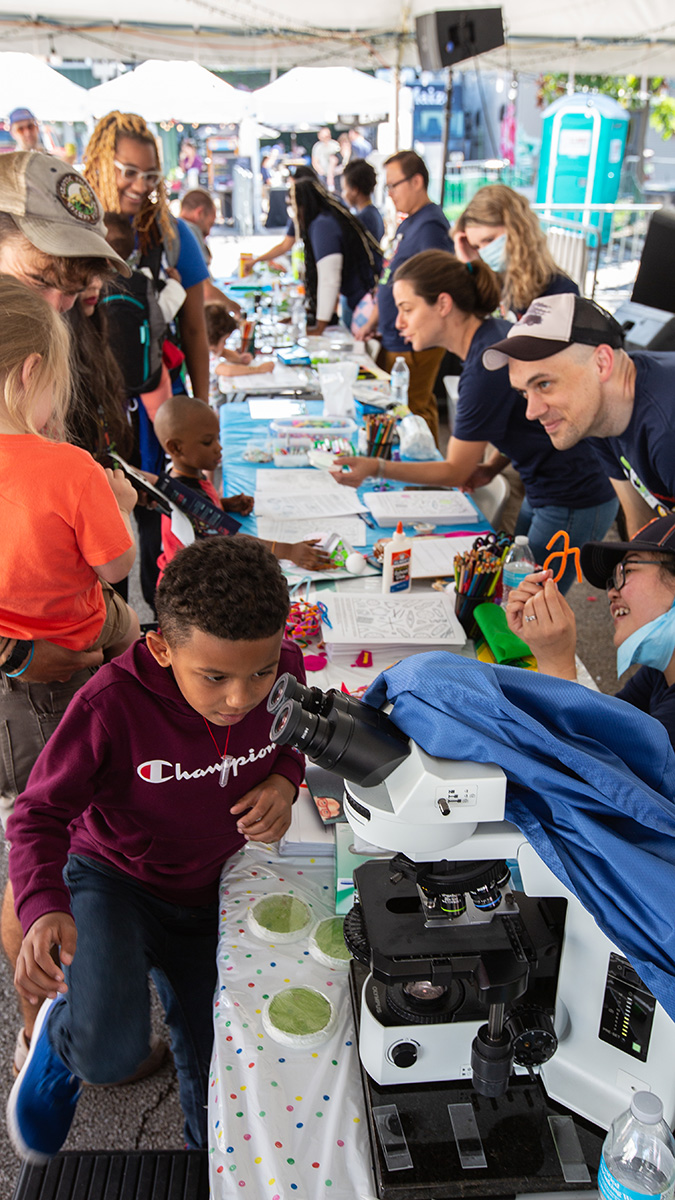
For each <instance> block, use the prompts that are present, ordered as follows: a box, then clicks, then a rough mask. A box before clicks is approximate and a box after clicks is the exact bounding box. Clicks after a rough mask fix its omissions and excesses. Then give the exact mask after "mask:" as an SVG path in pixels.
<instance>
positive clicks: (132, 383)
mask: <svg viewBox="0 0 675 1200" xmlns="http://www.w3.org/2000/svg"><path fill="white" fill-rule="evenodd" d="M179 253H180V234H179V232H178V226H177V225H176V222H175V219H174V218H173V217H171V233H170V236H168V237H166V238H164V239H162V240H161V241H157V242H156V243H155V244H154V245H152V246H151V247H150V248H149V250H148V251H147V252H146V254H144V255H143V258H142V259H141V263H140V265H141V266H144V267H146V266H147V267H149V268H150V271H151V274H152V279H148V277H147V275H143V274H142V273H141V272H140V271H132V274H131V277H130V278H129V279H123V278H122V276H121V275H117V276H116V277H115V279H114V280H113V281H112V282H111V283H109V284H108V285H107V287H105V288H104V290H103V292H102V294H101V303H102V304H105V306H106V307H105V312H106V316H107V318H108V327H109V330H110V342H111V344H112V346H113V347H114V351H115V355H116V358H117V361H118V363H119V365H120V368H121V371H122V374H123V376H124V383H125V387H126V393H127V398H128V399H129V398H130V397H131V396H138V395H140V394H141V393H143V392H152V391H154V390H155V388H156V387H157V386H158V384H159V381H160V378H161V374H162V346H163V344H164V341H165V339H166V336H167V324H166V321H165V320H164V317H163V316H162V312H161V310H160V307H159V304H158V302H157V294H156V290H155V289H156V287H157V286H158V285H159V279H160V269H161V262H162V255H164V256H165V257H166V261H167V263H168V265H169V266H170V267H175V265H176V262H177V260H178V256H179Z"/></svg>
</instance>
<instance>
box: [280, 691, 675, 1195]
mask: <svg viewBox="0 0 675 1200" xmlns="http://www.w3.org/2000/svg"><path fill="white" fill-rule="evenodd" d="M268 707H269V709H270V711H272V712H274V713H275V720H274V724H273V727H272V733H271V736H272V739H273V740H274V741H277V742H280V743H285V744H289V745H292V746H294V747H295V748H296V749H298V750H300V751H303V752H304V753H305V754H306V755H307V756H308V757H309V758H310V759H311V760H312V761H313V762H316V763H317V764H318V765H319V766H321V767H323V768H324V769H326V770H329V771H334V772H335V773H337V774H338V775H340V776H342V777H343V779H344V782H345V798H344V809H345V814H346V816H347V819H348V821H349V824H350V826H351V827H352V830H353V831H354V832H355V834H356V835H358V836H359V837H360V838H362V839H363V840H364V841H366V842H367V843H369V844H370V845H371V846H375V847H379V848H381V849H383V850H386V851H389V852H391V855H392V857H391V858H385V859H382V858H379V859H376V860H373V861H370V862H366V863H365V864H364V865H363V866H360V867H358V868H357V870H356V871H355V875H354V878H355V884H356V892H357V897H358V900H357V903H356V904H355V906H354V908H353V909H352V911H351V912H350V913H349V914H348V916H347V917H346V918H345V940H346V942H347V945H348V947H349V949H350V950H351V952H352V955H353V956H354V959H355V960H356V965H355V964H354V963H353V964H352V968H353V969H352V997H353V1000H354V1001H355V1010H356V1011H355V1019H356V1021H357V1026H358V1029H359V1055H360V1059H361V1064H362V1067H363V1072H364V1075H363V1078H364V1090H365V1093H366V1100H367V1104H368V1107H369V1116H370V1124H371V1141H372V1146H373V1154H374V1159H375V1160H376V1161H375V1166H376V1176H377V1179H378V1187H379V1190H380V1195H382V1196H392V1197H393V1196H396V1195H400V1196H402V1197H403V1196H405V1197H408V1196H416V1195H418V1194H419V1195H420V1196H422V1195H433V1196H434V1197H440V1196H443V1195H448V1196H454V1195H457V1196H459V1195H463V1196H467V1195H472V1194H475V1195H477V1196H478V1195H485V1194H488V1193H489V1194H493V1195H499V1194H506V1193H507V1192H508V1193H509V1194H511V1195H513V1194H514V1193H515V1194H518V1195H524V1194H530V1193H532V1194H536V1193H539V1194H541V1193H542V1192H543V1193H548V1192H555V1191H558V1190H565V1191H569V1190H575V1189H576V1190H581V1191H589V1190H592V1189H593V1187H594V1173H595V1170H596V1169H597V1164H598V1158H599V1146H600V1145H601V1142H602V1136H603V1132H602V1131H604V1130H606V1129H607V1128H608V1127H609V1125H610V1123H611V1121H612V1120H613V1119H614V1117H615V1116H616V1115H617V1114H618V1113H620V1112H621V1111H622V1110H623V1109H625V1108H626V1107H628V1105H629V1103H630V1098H631V1095H632V1094H633V1093H634V1092H636V1091H643V1090H647V1091H650V1090H651V1091H654V1092H656V1093H657V1095H659V1096H660V1097H661V1099H662V1101H663V1105H664V1115H665V1118H666V1120H667V1121H668V1122H669V1123H670V1124H671V1126H672V1124H673V1121H674V1119H675V1073H674V1072H673V1069H672V1057H671V1056H672V1055H673V1053H674V1052H675V1025H674V1024H673V1022H672V1021H671V1019H670V1017H669V1016H668V1015H667V1013H666V1012H665V1011H664V1009H663V1008H662V1007H661V1005H660V1004H659V1003H658V1002H657V1001H656V1000H655V998H654V996H653V995H652V994H651V992H650V991H649V990H648V988H646V987H645V985H644V984H643V983H642V980H641V979H640V978H639V976H638V974H637V972H636V971H635V970H634V969H633V967H632V966H631V965H630V963H629V962H628V960H627V958H626V957H625V955H624V954H623V953H622V952H621V950H620V949H619V948H618V947H617V946H615V945H613V944H612V942H611V941H610V940H609V939H608V938H607V937H606V936H605V935H604V934H603V933H602V932H601V931H600V929H599V928H598V927H597V925H596V923H595V921H594V919H593V917H592V916H591V915H590V914H589V913H588V912H587V911H586V910H585V909H584V908H583V906H582V905H581V904H580V903H579V901H578V900H577V899H576V897H575V896H573V894H572V893H571V892H570V891H569V890H568V889H567V888H566V887H565V886H564V885H563V884H562V883H560V882H559V880H558V879H557V878H556V876H555V875H554V874H553V873H552V872H551V870H550V869H549V868H548V866H547V865H546V864H545V863H544V862H543V860H542V859H541V858H540V857H539V856H538V855H537V854H536V853H535V851H534V850H533V848H532V847H531V845H530V844H529V842H528V841H527V839H526V838H525V836H524V834H522V833H521V832H520V831H519V830H518V829H517V828H516V827H515V826H514V825H512V824H510V823H509V822H507V821H505V819H504V810H505V795H506V777H505V775H504V773H503V772H502V771H501V769H500V768H499V767H497V766H495V765H492V764H478V763H470V762H462V761H456V760H453V759H451V758H447V759H440V758H434V757H431V756H430V755H428V754H426V753H425V751H424V750H422V749H421V748H420V746H418V745H417V744H416V743H415V742H413V741H412V740H411V739H409V738H408V737H407V736H406V735H405V734H404V733H402V732H401V730H399V729H398V727H397V726H396V725H395V724H394V722H393V721H392V720H391V718H390V717H389V716H388V715H387V713H386V712H385V711H384V710H378V709H374V708H372V707H371V706H370V705H367V704H364V703H363V702H361V701H359V700H354V699H352V698H351V697H350V696H348V695H346V694H343V693H341V692H336V691H330V692H325V693H324V692H322V691H321V690H320V689H318V688H310V687H305V686H304V685H302V684H299V683H298V682H297V681H296V680H295V679H294V678H293V677H292V676H288V675H287V676H283V677H282V678H281V679H279V680H278V682H277V684H276V685H275V687H274V689H273V691H272V693H271V694H270V698H269V702H268ZM358 964H360V966H359V965H358ZM423 1093H424V1094H425V1095H427V1097H428V1106H429V1108H430V1114H431V1115H430V1117H429V1121H430V1128H432V1129H433V1128H435V1126H437V1125H438V1122H439V1120H440V1121H441V1123H442V1121H443V1119H444V1118H443V1114H444V1110H445V1108H446V1107H447V1109H448V1114H449V1124H448V1127H447V1139H446V1142H445V1147H446V1154H445V1158H446V1160H447V1156H448V1154H447V1143H448V1142H450V1141H452V1139H453V1135H454V1142H455V1149H456V1160H457V1161H456V1162H455V1165H454V1166H453V1167H452V1170H451V1171H450V1172H449V1173H450V1174H452V1172H453V1171H454V1172H457V1173H458V1180H459V1182H458V1184H457V1188H453V1183H452V1181H448V1180H447V1179H439V1178H435V1179H434V1180H432V1179H431V1178H430V1177H429V1179H428V1180H427V1175H425V1171H424V1169H423V1167H424V1164H425V1163H426V1161H427V1160H429V1159H430V1158H431V1157H432V1146H431V1143H430V1140H429V1139H430V1137H431V1136H433V1135H430V1134H429V1130H428V1129H427V1132H426V1133H424V1132H422V1133H421V1134H420V1137H419V1142H420V1149H419V1152H418V1158H419V1160H420V1165H419V1167H418V1169H417V1171H416V1177H417V1176H419V1175H420V1172H421V1176H420V1183H419V1188H420V1190H419V1191H418V1190H416V1182H413V1183H410V1182H409V1184H408V1186H407V1189H406V1190H403V1191H400V1190H399V1191H397V1189H396V1187H395V1186H394V1184H393V1183H392V1182H391V1181H392V1180H394V1178H396V1179H400V1180H401V1181H403V1177H404V1173H405V1171H406V1170H411V1169H413V1170H415V1162H414V1158H415V1154H414V1152H413V1147H414V1144H415V1129H417V1128H418V1127H419V1126H420V1124H423V1123H424V1122H423V1118H422V1116H421V1115H420V1113H421V1109H420V1104H421V1103H422V1099H421V1098H422V1095H423ZM388 1100H390V1101H391V1103H387V1101H388ZM408 1101H410V1104H408ZM392 1108H393V1109H394V1110H395V1111H394V1112H391V1111H385V1110H389V1109H392ZM383 1113H384V1115H383ZM572 1114H574V1115H576V1117H577V1118H581V1119H582V1120H581V1121H579V1120H575V1119H574V1118H573V1116H572ZM504 1122H506V1126H504ZM547 1127H548V1131H549V1132H550V1136H551V1143H552V1146H553V1148H554V1152H553V1153H552V1155H551V1158H550V1162H549V1160H548V1159H546V1153H545V1152H543V1151H542V1153H543V1157H544V1159H546V1162H543V1161H542V1162H541V1163H540V1170H539V1171H537V1170H535V1169H534V1166H533V1159H532V1144H533V1140H532V1139H533V1130H535V1129H536V1130H538V1131H539V1132H538V1133H535V1134H534V1138H535V1140H536V1138H537V1137H539V1138H543V1137H544V1134H546V1136H548V1132H547ZM504 1128H506V1129H507V1134H506V1137H504ZM521 1129H522V1130H523V1131H524V1133H525V1140H526V1146H525V1147H524V1148H523V1150H522V1155H523V1156H524V1158H526V1159H527V1171H526V1172H525V1174H524V1175H522V1174H521V1175H519V1172H518V1169H517V1164H516V1166H514V1161H513V1160H514V1156H515V1158H517V1156H518V1154H519V1153H520V1151H518V1150H517V1140H518V1131H519V1130H521ZM593 1130H595V1132H594V1133H593ZM593 1138H594V1139H595V1140H593ZM505 1143H508V1145H505ZM411 1144H412V1145H411ZM406 1155H407V1161H406ZM491 1155H492V1159H494V1160H496V1165H495V1162H493V1161H491V1158H490V1156H491ZM509 1155H510V1156H511V1157H510V1158H509ZM556 1155H557V1161H556ZM535 1157H536V1156H535ZM540 1157H541V1156H540ZM505 1159H506V1160H508V1162H507V1163H506V1169H505V1172H504V1173H503V1179H504V1191H503V1192H500V1186H499V1183H497V1182H496V1180H497V1179H498V1178H502V1176H500V1175H499V1167H500V1164H501V1165H502V1166H503V1165H504V1160H505ZM378 1160H379V1170H378ZM396 1163H398V1164H399V1165H396ZM392 1164H394V1165H393V1166H392ZM551 1164H553V1165H551ZM521 1165H522V1164H521ZM484 1171H487V1172H488V1175H487V1176H485V1177H483V1172H484ZM399 1172H400V1174H399ZM472 1172H473V1174H472ZM422 1177H423V1179H422ZM410 1178H411V1177H408V1179H409V1181H410ZM481 1178H483V1184H482V1188H483V1190H482V1191H481V1190H480V1188H479V1190H478V1191H475V1193H474V1192H473V1191H472V1188H471V1186H469V1185H468V1184H467V1180H469V1181H470V1182H471V1183H473V1181H474V1180H475V1183H476V1186H478V1183H479V1180H480V1179H481ZM387 1180H389V1183H387ZM522 1180H524V1181H525V1182H524V1183H523V1182H521V1181H522ZM427 1182H428V1183H429V1185H430V1186H434V1191H433V1192H429V1191H426V1192H425V1191H424V1186H426V1183H427ZM423 1185H424V1186H423ZM443 1186H447V1188H448V1189H449V1190H447V1191H443V1190H442V1187H443ZM467 1188H468V1190H467Z"/></svg>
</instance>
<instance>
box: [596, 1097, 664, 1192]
mask: <svg viewBox="0 0 675 1200" xmlns="http://www.w3.org/2000/svg"><path fill="white" fill-rule="evenodd" d="M674 1189H675V1141H674V1140H673V1135H672V1133H671V1132H670V1129H669V1128H668V1126H667V1124H666V1122H665V1121H664V1119H663V1105H662V1103H661V1101H660V1100H659V1098H658V1096H655V1095H654V1093H653V1092H636V1093H635V1095H634V1096H633V1098H632V1100H631V1102H630V1108H628V1109H627V1110H626V1112H623V1113H621V1114H620V1115H619V1116H618V1117H616V1118H615V1119H614V1121H612V1124H611V1126H610V1130H609V1133H608V1134H607V1137H606V1138H605V1142H604V1145H603V1147H602V1157H601V1159H600V1170H599V1171H598V1191H599V1192H600V1196H601V1198H602V1200H636V1198H640V1197H642V1196H661V1197H663V1198H664V1200H672V1197H673V1191H674Z"/></svg>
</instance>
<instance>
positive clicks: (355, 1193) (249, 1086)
mask: <svg viewBox="0 0 675 1200" xmlns="http://www.w3.org/2000/svg"><path fill="white" fill-rule="evenodd" d="M333 874H334V866H333V860H332V858H330V859H310V858H304V859H301V858H280V857H279V856H278V855H276V853H274V852H272V851H270V848H269V847H267V846H265V847H262V846H253V845H252V844H249V845H248V846H247V847H246V849H245V850H242V851H240V853H239V854H237V855H235V856H234V857H233V858H232V859H231V860H230V863H229V864H228V867H227V869H226V870H225V871H224V873H223V877H222V879H221V885H220V931H219V946H218V988H217V992H216V996H215V999H214V1027H215V1039H214V1052H213V1059H212V1063H211V1072H210V1079H209V1175H210V1184H211V1196H212V1197H213V1198H214V1200H224V1198H226V1197H227V1198H228V1200H230V1198H231V1197H235V1196H237V1197H243V1198H244V1200H245V1197H246V1196H249V1197H250V1198H251V1200H253V1197H255V1200H293V1198H295V1200H375V1190H374V1185H373V1179H372V1171H371V1161H370V1147H369V1143H368V1129H367V1122H366V1116H365V1112H364V1106H363V1092H362V1088H361V1078H360V1074H359V1064H358V1047H357V1045H356V1039H355V1034H354V1022H353V1018H352V1011H351V1003H350V999H349V983H348V974H347V972H346V971H344V970H343V971H332V970H330V969H329V968H327V967H324V966H322V965H321V964H320V963H318V962H317V961H316V960H315V959H314V958H313V957H312V956H311V954H310V953H309V937H308V936H307V935H305V936H303V937H302V938H301V939H300V940H298V941H297V942H286V943H283V944H281V945H276V946H275V945H274V944H273V942H272V941H271V940H270V941H263V940H262V939H260V938H258V937H256V936H255V935H254V934H253V933H252V932H251V930H250V928H249V925H248V921H247V920H246V913H247V911H248V909H249V907H250V905H252V904H253V903H254V902H255V901H256V900H258V899H259V898H260V897H261V896H265V895H268V894H270V893H275V892H287V893H291V894H292V895H295V896H297V897H298V899H300V900H304V901H305V903H306V904H308V905H309V906H310V908H311V910H312V915H313V916H314V917H315V918H316V921H317V922H318V921H320V920H323V918H324V917H329V916H331V915H333V912H334V908H333V901H334V879H333ZM313 924H314V922H313ZM289 986H307V987H312V988H316V989H318V990H319V991H321V992H323V994H324V995H326V996H328V997H330V999H331V1001H332V1003H333V1004H334V1005H335V1007H336V1009H337V1012H338V1023H337V1026H336V1029H335V1032H334V1033H333V1035H332V1037H331V1038H330V1040H329V1041H327V1042H325V1043H324V1044H323V1045H321V1046H318V1047H316V1048H315V1049H295V1048H293V1049H287V1048H286V1047H284V1046H280V1045H279V1044H278V1043H276V1042H274V1041H272V1040H271V1039H270V1038H269V1037H268V1036H267V1035H266V1034H265V1033H264V1031H263V1025H262V1011H263V1008H264V1006H265V1001H266V1000H267V999H268V998H269V996H271V995H273V994H274V993H275V992H278V991H280V990H281V989H282V988H286V987H289Z"/></svg>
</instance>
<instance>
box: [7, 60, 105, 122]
mask: <svg viewBox="0 0 675 1200" xmlns="http://www.w3.org/2000/svg"><path fill="white" fill-rule="evenodd" d="M23 107H26V108H30V110H31V111H32V112H33V113H34V114H35V116H36V117H37V119H38V121H68V122H73V121H89V120H90V119H91V108H90V106H89V94H88V92H87V89H86V88H82V87H78V86H77V84H76V83H71V82H70V80H69V79H66V78H65V76H63V75H59V73H58V71H53V70H52V68H51V67H48V66H47V64H46V63H44V62H41V61H40V59H38V58H34V57H33V55H32V54H18V53H12V52H9V53H7V54H0V115H1V116H5V117H8V116H9V114H10V112H11V111H12V109H14V108H23Z"/></svg>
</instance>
